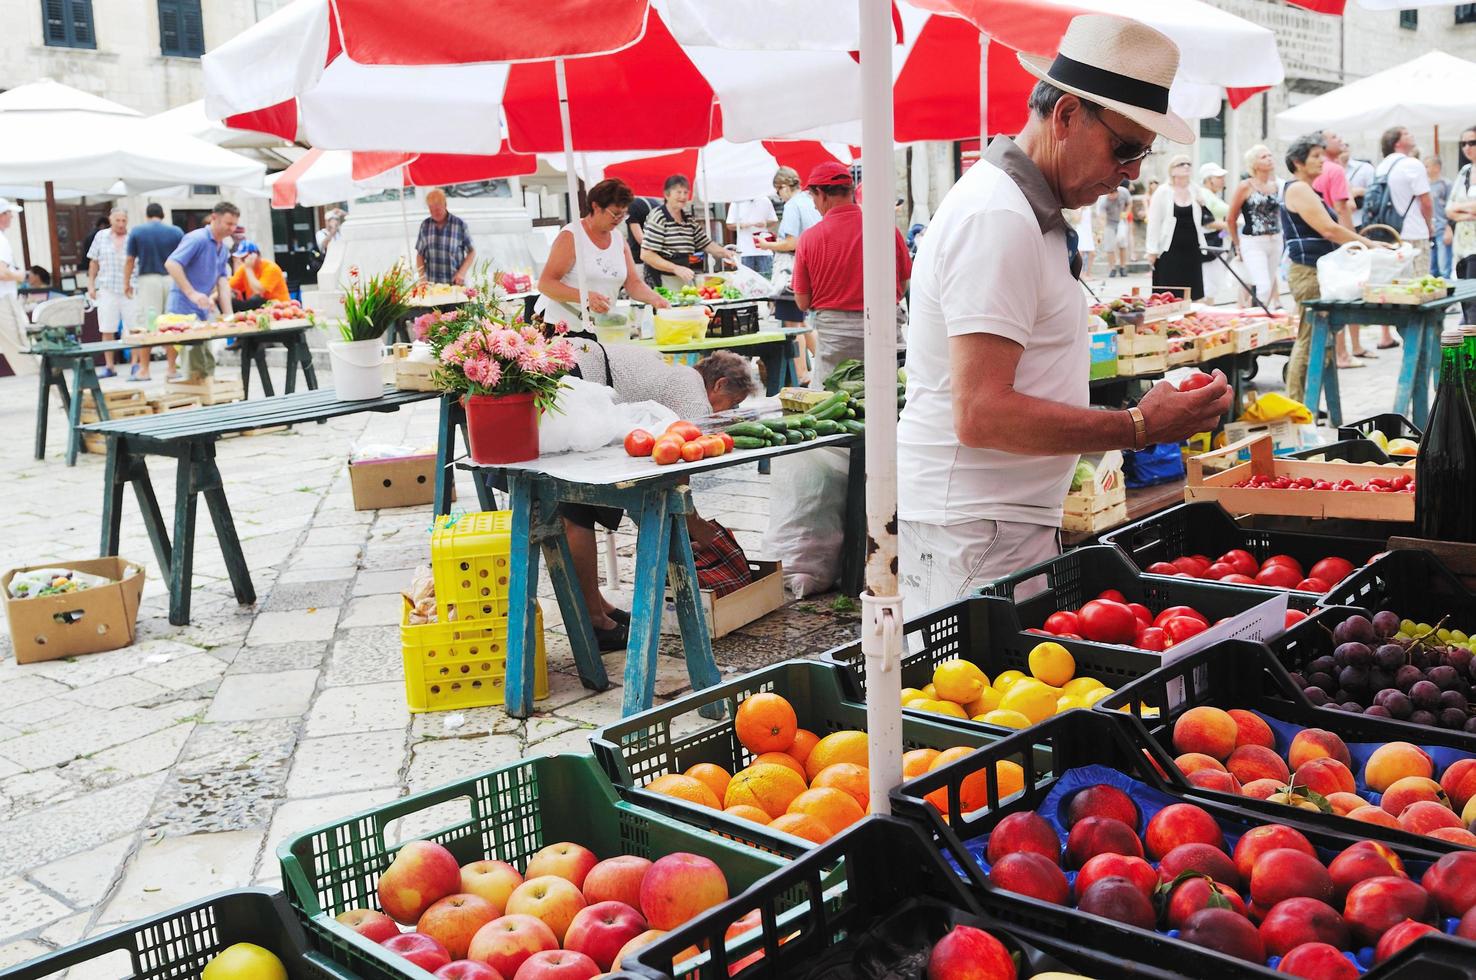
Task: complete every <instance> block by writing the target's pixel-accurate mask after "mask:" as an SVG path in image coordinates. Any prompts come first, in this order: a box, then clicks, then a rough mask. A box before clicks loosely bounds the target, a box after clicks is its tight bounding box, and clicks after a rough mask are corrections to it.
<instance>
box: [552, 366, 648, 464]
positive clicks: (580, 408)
mask: <svg viewBox="0 0 1476 980" xmlns="http://www.w3.org/2000/svg"><path fill="white" fill-rule="evenodd" d="M562 387H563V390H562V391H561V392H560V393H559V407H558V410H557V411H553V412H544V413H543V415H542V416H541V417H540V418H539V420H538V451H539V452H541V453H565V452H570V451H575V452H588V451H590V450H592V449H599V448H600V447H601V446H607V445H609V444H610V443H611V442H613V441H614V440H615V438H616V436H617V435H618V436H620V437H621V438H623V437H624V436H625V433H626V431H628V430H623V429H620V423H619V420H618V419H617V417H616V415H615V391H614V389H613V388H606V387H605V386H604V385H598V384H595V383H594V382H591V381H585V380H584V379H583V378H564V379H563V381H562Z"/></svg>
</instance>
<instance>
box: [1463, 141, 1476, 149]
mask: <svg viewBox="0 0 1476 980" xmlns="http://www.w3.org/2000/svg"><path fill="white" fill-rule="evenodd" d="M1468 146H1476V140H1461V149H1463V150H1464V149H1465V148H1466V147H1468Z"/></svg>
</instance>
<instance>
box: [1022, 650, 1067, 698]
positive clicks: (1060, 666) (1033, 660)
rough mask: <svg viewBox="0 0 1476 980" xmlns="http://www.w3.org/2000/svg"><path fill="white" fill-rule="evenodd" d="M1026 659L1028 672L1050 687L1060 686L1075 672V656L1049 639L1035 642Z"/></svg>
mask: <svg viewBox="0 0 1476 980" xmlns="http://www.w3.org/2000/svg"><path fill="white" fill-rule="evenodd" d="M1026 659H1027V661H1028V662H1029V664H1030V673H1032V674H1034V675H1035V676H1036V678H1037V679H1039V680H1042V681H1045V682H1046V683H1047V684H1049V685H1051V686H1052V687H1060V686H1061V685H1062V684H1065V683H1066V682H1067V681H1069V680H1071V677H1072V675H1073V674H1075V673H1076V658H1074V657H1073V656H1071V651H1070V650H1067V649H1066V648H1065V647H1063V646H1062V645H1061V644H1059V643H1053V642H1051V641H1050V640H1047V641H1046V642H1044V643H1037V644H1036V645H1035V649H1034V650H1031V651H1030V656H1029V657H1027V658H1026Z"/></svg>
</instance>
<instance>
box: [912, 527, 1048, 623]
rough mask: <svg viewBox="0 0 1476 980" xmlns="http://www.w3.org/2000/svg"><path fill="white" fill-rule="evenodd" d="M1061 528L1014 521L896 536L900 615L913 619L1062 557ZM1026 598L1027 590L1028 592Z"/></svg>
mask: <svg viewBox="0 0 1476 980" xmlns="http://www.w3.org/2000/svg"><path fill="white" fill-rule="evenodd" d="M1059 531H1060V529H1059V528H1054V527H1050V526H1048V525H1045V524H1024V523H1019V522H1015V521H987V520H986V521H968V522H966V523H963V524H947V525H944V524H923V523H921V522H919V521H901V522H900V523H899V527H898V532H897V561H898V571H899V572H900V573H901V574H900V576H899V577H898V584H899V586H900V590H901V592H902V612H903V615H904V616H905V617H906V618H907V619H913V618H914V617H916V616H920V615H922V614H923V613H925V612H930V611H931V610H934V609H937V608H938V607H939V606H943V605H947V604H948V603H951V602H957V601H958V600H959V599H962V598H965V597H966V596H967V595H968V594H969V593H970V592H972V591H973V590H975V589H977V588H979V587H980V586H981V585H987V584H989V583H990V582H993V581H995V580H997V579H1001V578H1005V577H1006V576H1009V575H1013V574H1014V573H1016V572H1018V571H1020V570H1021V569H1025V568H1029V567H1030V566H1031V565H1034V564H1037V563H1039V562H1043V561H1045V560H1046V559H1047V558H1054V557H1055V556H1056V555H1058V554H1059V553H1060V551H1061V547H1060V539H1059ZM1026 591H1027V592H1028V591H1029V590H1026Z"/></svg>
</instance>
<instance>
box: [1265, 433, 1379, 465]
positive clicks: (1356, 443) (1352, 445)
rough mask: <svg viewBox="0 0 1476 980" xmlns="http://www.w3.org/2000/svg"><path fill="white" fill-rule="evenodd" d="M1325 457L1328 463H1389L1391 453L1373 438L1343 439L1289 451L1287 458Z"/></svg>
mask: <svg viewBox="0 0 1476 980" xmlns="http://www.w3.org/2000/svg"><path fill="white" fill-rule="evenodd" d="M1314 456H1321V457H1323V460H1324V462H1328V463H1380V464H1383V463H1387V462H1389V454H1388V453H1386V452H1384V451H1383V450H1382V449H1380V448H1379V447H1378V444H1377V443H1375V442H1374V441H1373V440H1372V439H1341V440H1339V441H1338V442H1330V443H1328V444H1327V445H1325V446H1311V447H1309V448H1307V449H1299V450H1297V451H1296V452H1294V453H1287V454H1286V458H1287V459H1311V458H1312V457H1314Z"/></svg>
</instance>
